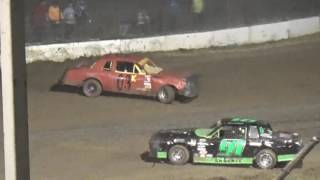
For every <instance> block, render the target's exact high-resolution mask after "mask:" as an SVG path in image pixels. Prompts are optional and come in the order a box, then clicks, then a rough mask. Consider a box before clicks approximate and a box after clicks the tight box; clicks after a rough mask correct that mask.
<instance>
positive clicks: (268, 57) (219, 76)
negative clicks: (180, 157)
mask: <svg viewBox="0 0 320 180" xmlns="http://www.w3.org/2000/svg"><path fill="white" fill-rule="evenodd" d="M319 50H320V35H315V36H310V37H305V38H302V39H297V40H291V41H284V42H279V43H273V44H265V45H259V46H250V47H241V48H228V49H219V50H215V49H211V50H199V51H187V52H175V53H156V54H148V56H151V57H153V58H154V59H156V62H157V63H158V64H159V65H161V66H163V67H166V68H170V69H177V70H192V71H194V72H196V73H199V74H200V76H201V78H200V82H201V92H200V97H199V98H197V99H195V100H194V101H192V102H190V103H181V102H179V101H176V102H174V104H172V105H163V104H160V103H158V102H157V101H155V100H153V99H148V98H139V97H136V96H110V95H108V94H107V95H104V96H101V97H98V98H86V97H84V96H82V95H80V94H78V93H76V92H75V93H70V92H51V91H50V90H49V89H50V87H51V86H52V85H53V84H54V83H55V81H56V80H57V79H58V78H59V76H60V75H61V73H62V72H63V71H64V69H65V68H66V67H68V66H69V65H70V64H72V63H74V62H73V61H68V62H66V63H49V62H39V63H33V64H29V65H28V99H29V126H30V153H31V179H33V180H38V179H40V180H42V179H43V180H73V179H74V180H79V179H80V180H100V179H119V180H120V179H130V180H131V179H137V180H140V179H146V180H148V179H154V180H156V179H159V180H163V179H165V180H167V179H169V180H174V179H183V180H193V179H200V180H209V179H210V180H213V179H218V178H217V177H224V178H227V179H271V178H272V177H273V176H274V175H275V174H277V173H279V169H274V170H270V171H262V170H259V169H255V168H245V167H221V166H203V165H192V164H188V165H186V166H172V165H168V164H155V165H153V164H152V163H147V162H144V161H143V160H141V158H140V155H141V154H142V153H143V152H144V151H145V150H147V142H148V139H149V137H150V136H151V134H153V133H154V132H156V131H158V130H159V129H165V128H183V127H195V126H200V127H205V126H209V125H211V124H212V123H214V122H215V121H216V120H218V119H220V118H222V117H226V116H248V117H254V118H257V119H263V120H268V121H270V122H271V123H272V125H273V127H274V128H275V129H283V130H290V131H297V132H299V133H301V134H302V135H303V137H304V138H305V139H308V138H310V137H311V136H312V135H314V134H316V133H317V132H319V129H320V111H319V109H320V84H319V82H320V71H319V67H320V61H319V56H320V52H319ZM319 149H320V147H317V148H316V149H315V150H314V151H313V152H312V153H311V154H310V156H308V157H307V159H306V160H305V163H304V168H303V169H298V170H296V171H294V173H293V174H292V175H290V178H289V179H301V178H302V177H303V179H308V180H309V179H320V171H318V170H319V168H320V163H319V162H320V152H319ZM1 159H2V160H3V157H1ZM0 170H1V171H0V173H1V174H2V177H3V172H4V171H3V165H2V164H1V169H0Z"/></svg>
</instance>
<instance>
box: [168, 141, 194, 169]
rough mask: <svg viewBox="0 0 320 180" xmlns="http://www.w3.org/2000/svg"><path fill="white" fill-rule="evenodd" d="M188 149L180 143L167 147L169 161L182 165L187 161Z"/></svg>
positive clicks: (188, 156)
mask: <svg viewBox="0 0 320 180" xmlns="http://www.w3.org/2000/svg"><path fill="white" fill-rule="evenodd" d="M189 158H190V153H189V150H188V149H187V148H186V147H185V146H182V145H174V146H172V147H171V148H170V149H169V161H170V163H171V164H174V165H183V164H186V163H187V162H188V161H189Z"/></svg>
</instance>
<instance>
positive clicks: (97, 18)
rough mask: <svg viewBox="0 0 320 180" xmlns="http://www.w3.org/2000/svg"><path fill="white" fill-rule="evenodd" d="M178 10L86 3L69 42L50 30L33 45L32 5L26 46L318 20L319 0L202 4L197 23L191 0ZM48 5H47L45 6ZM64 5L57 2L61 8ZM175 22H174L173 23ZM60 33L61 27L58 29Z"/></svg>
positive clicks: (161, 4) (163, 1) (138, 3)
mask: <svg viewBox="0 0 320 180" xmlns="http://www.w3.org/2000/svg"><path fill="white" fill-rule="evenodd" d="M178 2H179V4H180V9H179V11H178V12H176V14H174V15H170V9H169V8H168V6H167V0H87V1H86V3H87V6H88V8H87V11H88V14H89V17H90V19H91V20H92V22H91V23H89V22H86V23H84V24H78V25H77V26H76V29H75V31H74V32H73V34H72V38H71V39H68V40H66V39H63V37H62V36H61V38H59V39H58V40H57V39H55V40H54V39H53V38H52V37H51V32H50V27H49V26H48V27H47V29H46V36H45V38H43V39H42V40H41V42H35V41H34V39H36V38H34V37H32V36H34V35H32V33H31V32H32V29H31V28H30V15H31V12H32V9H33V7H34V6H35V4H36V1H35V0H33V1H25V4H26V34H27V36H26V39H27V42H28V43H41V44H47V43H54V42H57V41H58V42H68V41H70V42H71V41H88V40H97V39H99V40H107V39H118V38H120V39H121V38H125V39H127V38H135V37H147V36H154V35H164V34H176V33H189V32H198V31H208V30H218V29H225V28H234V27H242V26H250V25H255V24H265V23H272V22H278V21H284V20H289V19H296V18H303V17H310V16H318V15H319V14H320V0H205V10H204V13H203V19H202V23H201V22H196V23H195V22H193V19H192V18H193V13H192V11H191V0H178ZM49 3H50V2H49ZM66 3H67V1H66V0H60V4H61V6H62V7H65V5H66ZM141 9H145V10H146V11H147V12H148V14H149V16H150V18H151V22H150V25H149V27H148V31H146V32H143V33H142V32H141V30H140V29H138V28H137V27H136V19H137V13H138V11H139V10H141ZM175 18H176V20H175ZM124 21H125V22H128V23H130V28H129V31H128V33H127V34H126V35H125V36H120V34H119V26H120V24H121V23H122V22H124ZM60 31H61V32H63V26H61V29H60Z"/></svg>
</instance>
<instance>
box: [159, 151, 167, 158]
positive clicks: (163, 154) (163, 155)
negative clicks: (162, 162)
mask: <svg viewBox="0 0 320 180" xmlns="http://www.w3.org/2000/svg"><path fill="white" fill-rule="evenodd" d="M167 156H168V155H167V152H165V151H158V152H157V158H159V159H166V158H167Z"/></svg>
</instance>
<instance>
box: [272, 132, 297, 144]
mask: <svg viewBox="0 0 320 180" xmlns="http://www.w3.org/2000/svg"><path fill="white" fill-rule="evenodd" d="M272 139H273V140H277V141H285V142H287V141H292V142H293V141H297V140H299V139H300V137H299V134H298V133H291V132H285V131H276V132H273V133H272Z"/></svg>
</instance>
